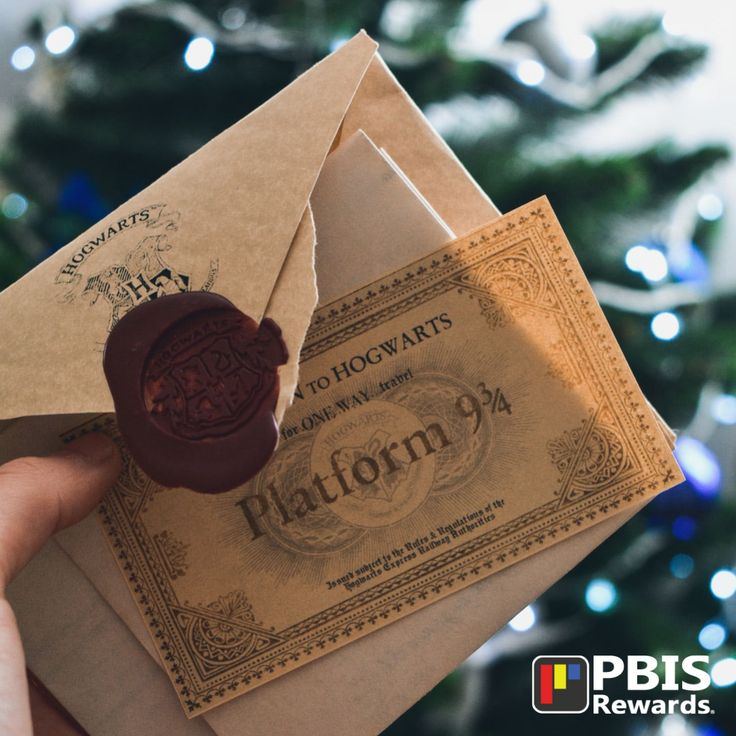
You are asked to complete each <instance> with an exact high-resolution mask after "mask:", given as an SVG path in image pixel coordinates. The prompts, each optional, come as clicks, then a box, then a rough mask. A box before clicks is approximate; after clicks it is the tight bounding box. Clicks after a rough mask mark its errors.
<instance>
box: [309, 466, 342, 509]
mask: <svg viewBox="0 0 736 736" xmlns="http://www.w3.org/2000/svg"><path fill="white" fill-rule="evenodd" d="M329 477H330V476H329V475H326V476H325V477H324V478H321V477H320V474H319V473H315V474H314V478H312V483H313V484H314V487H315V488H316V489H317V491H318V493H319V495H320V496H321V497H322V500H323V501H324V502H325V503H334V502H335V501H337V496H331V495H330V494H329V493H328V492H327V489H326V488H325V484H324V481H326V480H327V479H328V478H329Z"/></svg>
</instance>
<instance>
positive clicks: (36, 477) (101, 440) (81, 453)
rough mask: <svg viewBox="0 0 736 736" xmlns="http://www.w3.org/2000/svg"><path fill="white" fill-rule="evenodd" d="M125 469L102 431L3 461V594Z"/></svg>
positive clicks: (0, 481)
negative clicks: (53, 449)
mask: <svg viewBox="0 0 736 736" xmlns="http://www.w3.org/2000/svg"><path fill="white" fill-rule="evenodd" d="M120 469H121V461H120V454H119V453H118V450H117V448H116V447H115V443H114V442H113V441H112V440H111V439H110V438H108V437H106V436H104V435H101V434H89V435H85V436H83V437H81V438H79V439H78V440H76V441H74V442H72V443H70V444H69V445H67V446H66V447H65V448H64V449H63V450H61V451H60V452H57V453H55V454H53V455H49V456H47V457H24V458H18V459H17V460H11V461H10V462H9V463H5V465H2V466H0V595H1V594H2V591H3V590H4V589H5V587H6V586H7V585H8V583H9V582H10V581H11V580H12V579H13V577H14V576H15V575H16V574H17V573H18V572H19V571H20V569H21V568H22V567H23V566H24V565H25V564H26V563H27V562H28V561H29V560H30V559H31V557H33V555H34V554H35V553H36V552H38V550H39V549H40V548H41V547H42V546H43V544H44V543H45V542H46V540H47V539H48V538H49V537H50V536H51V535H52V534H54V533H55V532H56V531H58V530H59V529H63V528H64V527H66V526H69V525H70V524H74V523H75V522H77V521H80V520H81V519H82V518H84V517H85V516H86V515H87V514H88V513H89V512H90V511H91V510H92V509H93V508H94V507H95V505H96V504H97V503H98V502H99V501H100V500H101V499H102V496H103V495H104V493H105V491H106V490H107V489H108V488H110V486H111V485H112V484H113V483H114V482H115V479H116V478H117V476H118V474H119V473H120Z"/></svg>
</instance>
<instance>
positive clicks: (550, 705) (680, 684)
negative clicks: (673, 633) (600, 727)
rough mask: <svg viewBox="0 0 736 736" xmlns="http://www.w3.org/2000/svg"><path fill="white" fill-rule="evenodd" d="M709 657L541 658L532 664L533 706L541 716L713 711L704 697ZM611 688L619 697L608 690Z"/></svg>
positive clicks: (641, 655) (701, 655) (610, 656)
mask: <svg viewBox="0 0 736 736" xmlns="http://www.w3.org/2000/svg"><path fill="white" fill-rule="evenodd" d="M709 666H710V660H709V658H708V656H707V655H703V654H691V655H689V656H686V657H683V658H682V659H681V658H680V656H679V655H677V654H662V655H660V656H659V657H653V656H651V655H648V654H633V655H632V654H630V655H629V656H627V657H626V658H625V659H624V658H622V657H616V656H613V655H607V654H596V655H595V656H593V658H592V659H591V660H590V661H589V660H588V659H586V658H585V657H581V656H577V655H575V656H573V655H565V656H563V655H559V656H554V657H553V656H542V657H537V658H536V659H535V660H534V661H533V662H532V705H533V706H534V710H536V711H537V713H582V712H583V711H586V710H588V707H590V709H591V712H592V713H593V714H594V715H614V716H616V715H624V714H638V715H658V716H659V715H671V714H674V713H679V714H682V715H694V714H709V713H714V711H713V709H712V708H711V706H710V701H709V700H708V699H707V698H702V697H700V695H699V694H700V693H701V692H702V691H704V690H707V688H709V687H710V685H711V678H710V675H709V673H708V668H709ZM609 685H611V686H613V688H614V689H615V690H616V692H617V693H618V694H620V693H622V692H623V691H625V692H626V694H627V695H628V697H623V698H621V697H619V698H615V697H612V696H611V695H609V694H608V693H607V692H606V690H607V689H608V687H609Z"/></svg>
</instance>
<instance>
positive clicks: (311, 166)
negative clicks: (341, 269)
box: [0, 32, 376, 419]
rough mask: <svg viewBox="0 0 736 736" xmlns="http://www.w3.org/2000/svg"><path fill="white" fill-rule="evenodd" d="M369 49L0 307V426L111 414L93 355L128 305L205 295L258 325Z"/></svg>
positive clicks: (70, 251)
mask: <svg viewBox="0 0 736 736" xmlns="http://www.w3.org/2000/svg"><path fill="white" fill-rule="evenodd" d="M375 50H376V44H375V42H374V41H373V40H371V39H370V38H369V37H368V36H367V35H366V34H364V33H362V32H361V33H359V34H358V35H356V36H355V37H354V38H353V39H352V40H351V41H349V42H348V43H346V44H345V45H344V46H342V47H341V48H340V49H339V50H338V51H336V52H335V53H333V54H332V55H330V56H329V57H327V58H326V59H325V60H324V61H322V62H320V63H319V64H317V65H316V66H314V67H313V68H312V69H310V70H309V71H308V72H306V73H305V74H303V75H302V76H301V77H299V78H298V79H297V80H296V81H294V82H293V83H292V84H290V85H289V86H288V87H286V88H285V89H284V90H282V91H281V92H280V93H279V94H278V95H276V96H275V97H273V98H272V99H271V100H269V101H268V102H266V103H265V104H264V105H262V106H261V107H260V108H258V109H257V110H255V111H254V112H252V113H251V114H250V115H248V116H247V117H246V118H244V119H243V120H241V121H240V122H238V123H236V124H235V125H233V126H232V127H231V128H229V129H228V130H226V131H225V132H223V133H221V134H220V135H219V136H217V137H216V138H215V139H214V140H212V141H210V142H209V143H208V144H207V145H205V146H204V147H203V148H201V149H200V150H199V151H197V152H196V153H194V154H193V155H192V156H190V157H189V158H187V159H186V160H185V161H183V162H182V163H181V164H179V165H178V166H176V167H175V168H173V169H172V170H171V171H169V172H168V173H167V174H165V175H164V176H163V177H161V178H160V179H159V180H157V181H156V182H154V183H153V184H152V185H150V186H149V187H148V188H146V189H144V190H143V191H142V192H140V193H139V194H137V195H136V196H135V197H133V198H132V199H131V200H129V201H128V202H127V203H125V204H124V205H122V206H121V207H119V208H118V209H117V210H115V211H114V212H113V213H112V214H111V215H109V217H107V218H105V220H103V221H102V222H100V223H98V224H97V225H95V226H94V227H93V228H90V230H88V231H87V232H85V233H83V234H82V235H80V236H79V237H78V238H77V239H76V240H74V241H73V242H72V243H70V244H69V245H67V246H65V247H64V248H62V249H61V250H60V251H58V252H57V253H55V254H54V255H53V256H51V257H50V258H48V259H47V260H45V261H44V262H43V263H42V264H40V265H39V266H37V267H36V268H35V269H34V270H33V271H31V272H30V273H29V274H27V275H26V276H25V277H24V278H22V279H20V280H19V281H18V282H17V283H15V284H14V285H13V286H11V287H10V288H8V289H7V290H6V291H4V292H3V293H2V294H0V344H2V345H3V346H4V347H5V350H4V357H3V361H2V363H1V364H0V419H3V418H12V417H18V416H27V415H34V414H52V413H58V414H61V413H75V412H93V411H94V412H97V411H110V410H112V399H111V397H110V394H109V390H108V388H107V384H106V382H105V378H104V375H103V372H102V349H103V346H104V343H105V340H106V338H107V334H108V332H109V330H110V329H111V328H112V326H114V324H115V323H116V322H117V321H118V320H119V319H120V318H121V317H122V316H123V314H125V312H127V311H128V310H129V309H131V308H133V307H134V306H136V304H138V303H140V302H141V301H146V300H148V299H150V298H154V297H156V296H160V295H161V294H165V293H170V292H176V291H187V290H210V289H211V290H214V291H216V292H218V293H220V294H223V295H224V296H226V297H227V298H229V299H230V300H231V301H233V302H234V303H235V304H237V305H238V306H239V307H240V308H241V309H242V310H243V311H245V312H246V313H247V314H249V315H250V316H252V317H253V318H254V319H257V320H259V319H260V318H261V317H262V316H263V313H264V310H265V308H266V306H267V304H268V301H269V298H270V296H271V292H272V290H273V287H274V284H275V283H276V280H277V279H278V276H279V273H280V271H281V269H282V266H283V264H284V260H285V258H286V255H287V253H288V252H289V248H290V246H291V243H292V240H293V237H294V233H295V231H296V229H297V227H298V225H299V222H300V221H301V219H302V215H303V213H304V209H305V207H306V205H307V201H308V198H309V195H310V193H311V191H312V188H313V187H314V184H315V181H316V179H317V176H318V175H319V171H320V169H321V166H322V164H323V162H324V159H325V157H326V155H327V152H328V151H329V149H330V146H331V144H332V142H333V140H334V138H335V135H336V134H337V131H338V129H339V126H340V124H341V122H342V119H343V117H344V115H345V111H346V109H347V108H348V106H349V104H350V102H351V100H352V98H353V96H354V94H355V91H356V89H357V87H358V85H359V84H360V81H361V79H362V77H363V75H364V73H365V70H366V68H367V67H368V64H369V63H370V61H371V59H372V58H373V56H374V54H375ZM70 376H73V377H74V380H70Z"/></svg>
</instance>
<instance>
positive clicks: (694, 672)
mask: <svg viewBox="0 0 736 736" xmlns="http://www.w3.org/2000/svg"><path fill="white" fill-rule="evenodd" d="M709 662H710V659H709V658H708V655H707V654H691V655H690V656H689V657H685V659H683V660H682V673H683V674H684V675H689V676H690V677H694V678H695V679H696V680H697V682H688V681H685V682H683V683H682V689H683V690H705V689H706V688H708V687H710V675H709V674H708V672H706V671H704V670H702V669H701V668H700V667H696V666H695V665H696V664H697V663H702V664H704V665H705V666H706V667H707V666H708V664H709Z"/></svg>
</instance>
